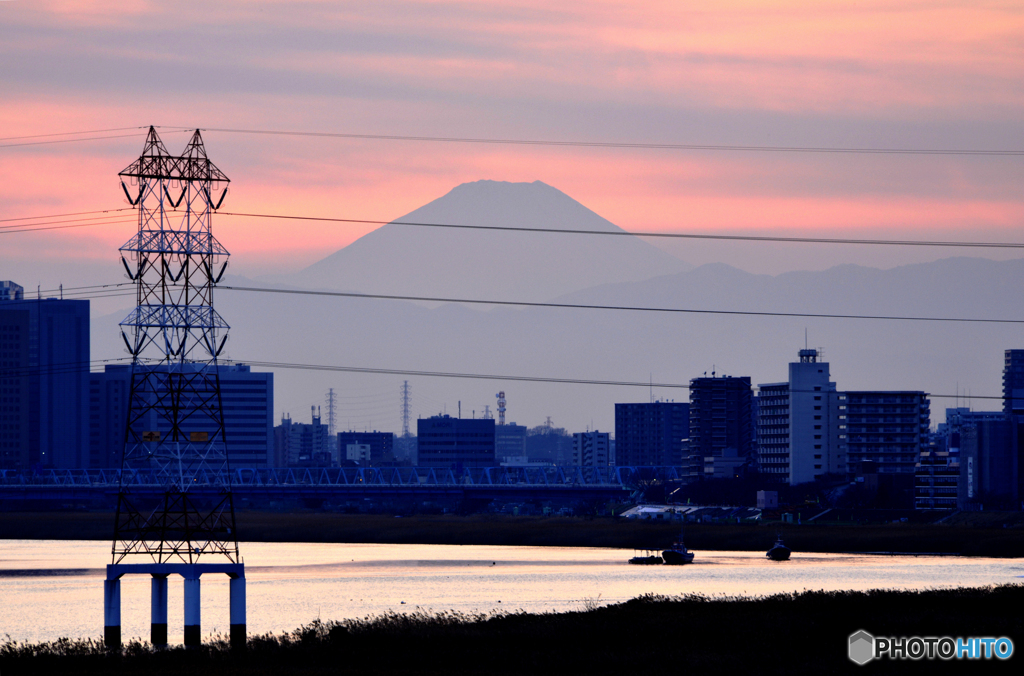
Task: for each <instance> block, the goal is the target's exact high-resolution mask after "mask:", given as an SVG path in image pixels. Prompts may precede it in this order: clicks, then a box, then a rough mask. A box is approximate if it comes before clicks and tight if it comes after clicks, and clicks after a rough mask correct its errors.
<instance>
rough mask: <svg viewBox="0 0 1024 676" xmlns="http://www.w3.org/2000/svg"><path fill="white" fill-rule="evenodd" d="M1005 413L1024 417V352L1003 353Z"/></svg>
mask: <svg viewBox="0 0 1024 676" xmlns="http://www.w3.org/2000/svg"><path fill="white" fill-rule="evenodd" d="M1003 413H1004V414H1006V415H1024V350H1006V352H1004V353H1003Z"/></svg>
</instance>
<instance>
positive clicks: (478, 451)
mask: <svg viewBox="0 0 1024 676" xmlns="http://www.w3.org/2000/svg"><path fill="white" fill-rule="evenodd" d="M494 427H495V425H494V419H493V418H452V417H450V416H447V415H438V416H434V417H431V418H420V419H419V420H417V421H416V440H417V460H416V462H417V464H418V465H419V466H421V467H443V468H445V469H453V470H455V471H457V472H460V471H462V469H463V468H466V467H494V466H495V465H497V464H498V463H497V461H496V458H495V455H494V438H495V437H494Z"/></svg>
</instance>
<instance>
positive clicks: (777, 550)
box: [765, 535, 791, 561]
mask: <svg viewBox="0 0 1024 676" xmlns="http://www.w3.org/2000/svg"><path fill="white" fill-rule="evenodd" d="M790 553H791V550H790V549H789V547H787V546H786V545H784V544H782V536H781V535H780V536H779V538H778V539H777V540H776V541H775V544H774V545H772V548H771V549H769V550H768V553H767V554H765V556H767V557H768V558H769V559H771V560H772V561H789V555H790Z"/></svg>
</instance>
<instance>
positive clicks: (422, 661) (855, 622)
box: [0, 585, 1024, 676]
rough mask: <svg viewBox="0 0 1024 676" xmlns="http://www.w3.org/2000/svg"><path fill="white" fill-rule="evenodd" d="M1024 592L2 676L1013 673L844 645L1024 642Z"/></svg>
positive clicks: (55, 660) (602, 615)
mask: <svg viewBox="0 0 1024 676" xmlns="http://www.w3.org/2000/svg"><path fill="white" fill-rule="evenodd" d="M1022 604H1024V586H1021V585H1007V586H999V587H994V588H972V589H952V590H928V591H921V592H911V591H888V590H882V591H869V592H803V593H800V594H780V595H775V596H770V597H766V598H758V599H728V598H712V597H708V596H703V595H689V596H682V597H663V596H643V597H640V598H637V599H634V600H632V601H628V602H626V603H621V604H617V605H611V606H606V607H597V608H596V607H594V604H593V603H592V602H591V603H583V604H581V605H582V606H583V607H582V608H581V610H580V611H578V612H568V613H550V614H541V615H535V614H528V613H525V612H513V613H505V614H498V615H486V616H485V615H466V614H461V613H455V612H445V613H437V614H428V613H424V612H415V613H410V614H398V613H387V614H384V615H380V616H374V617H367V618H364V619H357V620H343V621H334V622H322V621H320V620H316V621H314V622H312V623H310V624H308V625H305V626H303V627H300V628H298V629H296V630H294V631H292V632H289V633H286V634H276V635H274V634H266V635H262V636H254V637H251V638H250V640H249V645H248V648H247V650H246V651H245V652H244V653H243V654H237V653H232V652H231V649H230V647H229V645H228V641H227V638H226V637H218V638H216V639H215V640H213V641H211V642H208V644H207V645H205V646H203V647H202V648H198V649H191V650H186V649H184V648H171V649H167V650H162V651H152V650H150V649H149V647H148V646H147V645H144V644H140V643H137V642H135V643H130V644H128V645H127V646H125V648H123V649H122V650H121V651H118V652H110V651H107V650H105V649H104V648H103V647H102V645H101V644H100V642H98V641H96V640H80V641H69V640H66V639H62V640H60V641H54V642H51V643H44V644H38V645H28V644H19V643H13V642H11V641H9V640H8V641H7V642H6V643H5V644H3V645H0V673H3V674H5V675H7V674H48V673H76V674H80V673H89V674H94V673H120V674H140V675H143V674H144V675H149V676H153V675H158V674H213V673H220V674H328V673H368V674H409V673H437V674H450V673H465V674H535V673H559V674H575V673H597V674H661V673H665V672H666V670H669V671H670V672H672V671H688V672H693V671H695V670H696V671H697V672H698V673H704V674H712V675H713V676H719V675H724V674H733V673H736V674H739V673H758V674H782V673H785V674H794V673H797V674H799V673H806V674H823V673H825V674H828V673H847V672H849V673H866V671H865V670H870V671H871V672H872V673H880V672H884V673H896V672H899V673H907V672H912V673H913V672H922V673H923V672H925V671H929V672H935V671H936V670H939V671H952V670H953V669H956V670H957V671H958V672H962V671H964V670H967V671H972V670H974V669H978V668H979V667H981V668H984V670H985V671H986V672H987V673H991V672H993V671H994V672H1009V671H1010V670H1013V671H1014V672H1015V673H1016V672H1017V670H1018V669H1019V664H1017V663H1019V662H1020V656H1017V655H1015V656H1014V657H1013V658H1011V659H1010V660H1007V661H1005V662H1003V661H998V660H988V661H974V662H965V661H956V660H954V661H951V662H948V663H945V662H941V661H929V660H921V661H918V662H898V661H891V662H890V661H884V662H872V663H871V664H869V665H868V666H867V667H857V666H856V665H854V664H853V663H852V662H850V661H849V660H848V659H847V656H846V654H847V653H846V651H847V639H848V636H849V635H850V634H852V633H853V632H855V631H857V630H859V629H864V630H867V631H868V632H870V633H872V634H873V635H876V636H908V635H921V636H954V637H956V636H964V637H966V636H1007V637H1009V638H1011V639H1012V640H1014V642H1015V644H1016V645H1022V643H1021V639H1022V638H1024V632H1022V629H1024V619H1022V616H1021V614H1020V612H1019V609H1020V608H1021V607H1022Z"/></svg>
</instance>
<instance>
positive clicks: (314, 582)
mask: <svg viewBox="0 0 1024 676" xmlns="http://www.w3.org/2000/svg"><path fill="white" fill-rule="evenodd" d="M241 551H242V553H243V556H244V557H245V563H246V578H247V598H248V618H247V620H248V629H249V633H250V635H252V634H259V633H267V632H282V631H288V630H291V629H295V628H296V627H298V626H300V625H302V624H306V623H308V622H310V621H312V620H314V619H316V618H318V617H319V618H321V619H323V620H340V619H345V618H356V617H365V616H367V615H374V614H380V613H384V612H387V611H396V612H415V611H417V610H423V611H432V612H439V611H446V610H455V611H459V612H462V613H492V612H496V611H507V612H513V611H517V610H525V611H528V612H546V611H565V610H581V609H583V608H586V607H591V606H593V605H595V604H600V605H603V604H606V603H616V602H620V601H625V600H628V599H631V598H635V597H637V596H640V595H642V594H647V593H654V594H664V595H678V594H689V593H702V594H706V595H710V596H755V595H758V596H759V595H766V594H773V593H778V592H794V591H802V590H817V589H823V590H838V589H858V590H862V589H879V588H887V589H925V588H940V587H966V586H972V587H973V586H983V585H992V584H1002V583H1011V582H1021V579H1022V578H1024V559H986V558H965V557H953V556H900V555H896V556H889V555H864V554H801V553H799V552H796V553H794V555H793V558H792V560H790V561H787V562H782V563H776V562H772V561H768V560H766V559H765V556H764V553H763V552H716V551H698V552H697V555H696V558H695V559H694V563H693V564H691V565H687V566H630V565H627V564H626V561H627V559H629V558H630V557H631V556H632V555H633V553H634V552H633V551H632V550H621V549H596V548H561V547H497V546H483V545H466V546H458V545H381V544H304V543H299V544H295V543H243V544H242V545H241ZM109 562H110V544H109V543H107V542H94V541H90V542H85V541H70V542H69V541H47V540H6V541H3V542H2V543H0V636H3V635H5V634H6V635H9V636H10V637H11V638H12V639H14V640H17V641H30V642H39V641H49V640H54V639H57V638H60V637H70V638H83V637H95V638H100V637H101V636H102V634H103V583H102V580H103V576H104V570H105V568H104V567H105V565H106V564H107V563H109ZM149 598H150V591H149V577H148V576H145V577H143V576H127V577H125V578H123V581H122V586H121V604H122V635H123V636H124V637H125V639H126V640H127V639H130V638H133V637H145V638H148V636H149ZM182 599H183V596H182V582H181V578H180V577H178V576H172V577H171V578H170V596H169V608H168V610H169V617H168V623H169V626H168V629H169V635H168V639H169V640H170V642H171V643H180V642H181V641H182V606H183V600H182ZM202 627H203V634H204V636H209V635H212V634H216V633H226V632H227V629H228V580H227V577H226V576H223V575H209V576H204V577H203V581H202Z"/></svg>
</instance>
